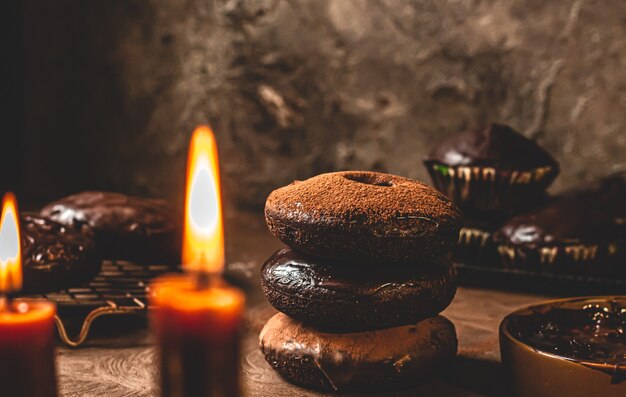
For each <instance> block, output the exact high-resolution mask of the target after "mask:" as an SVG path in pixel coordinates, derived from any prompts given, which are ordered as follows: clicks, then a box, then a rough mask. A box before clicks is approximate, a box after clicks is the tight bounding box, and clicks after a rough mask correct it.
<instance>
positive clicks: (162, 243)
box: [41, 192, 183, 263]
mask: <svg viewBox="0 0 626 397" xmlns="http://www.w3.org/2000/svg"><path fill="white" fill-rule="evenodd" d="M41 214H42V215H43V216H46V217H49V218H50V219H53V220H55V221H57V222H60V223H62V224H64V225H67V226H72V227H76V228H80V227H81V225H84V224H87V225H89V226H90V227H91V228H92V229H93V230H94V232H95V234H96V242H97V244H98V247H99V248H100V250H101V251H102V253H103V255H104V256H105V257H106V258H107V259H126V260H133V261H137V262H154V263H176V262H180V244H181V241H182V238H181V237H180V236H181V234H180V231H181V222H182V219H183V217H182V216H181V215H180V213H179V212H178V211H176V209H175V208H174V207H172V206H171V205H169V204H168V203H167V202H165V201H163V200H157V199H147V198H141V197H133V196H126V195H124V194H120V193H108V192H82V193H78V194H74V195H72V196H68V197H65V198H63V199H61V200H58V201H56V202H53V203H50V204H48V205H47V206H46V207H44V208H43V209H42V210H41Z"/></svg>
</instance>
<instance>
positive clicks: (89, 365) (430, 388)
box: [58, 213, 546, 397]
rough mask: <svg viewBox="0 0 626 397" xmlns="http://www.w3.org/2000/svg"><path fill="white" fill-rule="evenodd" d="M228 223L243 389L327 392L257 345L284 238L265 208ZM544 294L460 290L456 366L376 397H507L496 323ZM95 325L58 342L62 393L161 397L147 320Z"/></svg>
mask: <svg viewBox="0 0 626 397" xmlns="http://www.w3.org/2000/svg"><path fill="white" fill-rule="evenodd" d="M226 226H227V229H226V239H227V242H228V244H227V254H228V257H229V266H228V268H229V273H230V274H232V275H233V276H234V277H235V278H236V279H237V280H240V282H241V283H242V284H244V285H245V286H246V289H247V291H248V302H249V310H248V319H249V327H248V331H247V334H246V337H245V339H244V342H243V357H242V372H243V375H242V387H243V389H244V391H245V395H246V396H255V397H256V396H258V397H281V396H285V397H287V396H288V397H295V396H321V395H324V394H319V393H312V392H308V391H306V390H303V389H300V388H297V387H295V386H292V385H290V384H288V383H286V382H285V381H283V380H282V379H281V378H280V377H279V376H278V375H277V374H276V373H274V371H273V370H272V369H271V368H270V367H269V366H268V365H267V363H266V362H265V361H264V359H263V356H262V355H261V353H260V351H259V349H258V333H259V331H260V329H261V327H262V326H263V324H264V322H265V321H266V320H267V319H268V318H269V317H270V316H271V315H273V314H274V313H275V311H274V310H273V309H272V308H271V307H270V306H269V305H268V304H267V303H266V302H265V300H264V298H263V296H262V294H261V292H260V287H259V268H260V265H261V264H262V263H263V260H264V259H266V258H267V257H268V256H269V255H270V254H271V253H272V252H273V251H274V250H275V249H277V248H279V247H280V246H281V245H280V243H279V242H278V241H276V240H275V239H274V238H273V237H272V236H271V235H270V234H269V232H267V230H266V228H265V225H264V223H263V220H262V216H261V214H255V213H240V214H236V215H232V216H227V219H226ZM545 298H546V297H541V296H537V295H530V294H524V293H519V292H506V291H493V290H483V289H476V288H460V289H459V291H458V292H457V295H456V298H455V299H454V302H453V303H452V304H451V305H450V307H449V308H448V309H446V310H445V311H444V312H443V314H444V315H445V316H447V317H448V318H449V319H450V320H452V321H453V322H454V324H455V326H456V328H457V333H458V337H459V357H458V359H457V360H456V363H455V364H454V366H452V368H450V370H449V371H448V373H447V374H446V375H445V376H444V377H442V378H441V379H438V380H433V381H431V382H429V383H426V384H424V385H422V386H421V387H419V388H417V389H415V390H410V391H406V392H403V393H395V394H384V395H374V396H417V395H419V396H439V397H444V396H451V397H452V396H455V397H456V396H459V397H460V396H507V395H509V393H508V392H507V391H506V386H505V385H504V383H503V380H502V375H501V370H500V364H499V350H498V339H497V328H498V324H499V323H500V321H501V320H502V318H503V317H504V316H505V315H506V314H507V313H509V312H511V311H513V310H515V309H517V308H519V307H521V306H524V305H527V304H529V303H532V302H536V301H539V300H542V299H545ZM128 320H130V319H128ZM95 325H96V329H95V331H96V335H95V336H94V337H93V338H90V340H89V341H88V343H87V344H86V345H85V346H84V347H81V348H78V349H69V348H65V347H60V348H59V352H58V366H59V377H60V391H61V396H65V397H86V396H107V397H122V396H124V397H127V396H128V397H130V396H133V397H139V396H141V397H144V396H145V397H148V396H158V392H157V391H156V390H157V389H156V388H155V381H154V379H155V368H154V358H155V349H154V347H153V346H152V344H151V338H150V334H149V332H148V330H147V327H146V326H145V321H143V320H142V319H135V320H134V321H126V320H116V321H104V322H103V323H102V324H101V325H100V326H98V324H95ZM369 396H372V395H371V394H370V395H369Z"/></svg>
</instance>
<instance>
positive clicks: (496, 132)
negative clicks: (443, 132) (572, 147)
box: [424, 124, 559, 211]
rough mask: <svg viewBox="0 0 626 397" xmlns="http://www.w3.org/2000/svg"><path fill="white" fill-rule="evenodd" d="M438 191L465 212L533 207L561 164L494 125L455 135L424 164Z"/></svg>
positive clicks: (440, 145)
mask: <svg viewBox="0 0 626 397" xmlns="http://www.w3.org/2000/svg"><path fill="white" fill-rule="evenodd" d="M424 164H425V165H426V168H427V169H428V172H429V173H430V176H431V178H432V180H433V183H434V184H435V186H436V187H437V188H438V189H439V190H440V191H442V192H443V193H445V194H446V195H447V196H449V197H450V198H452V200H453V201H454V202H455V203H457V204H458V205H459V206H461V207H462V208H469V209H473V210H481V211H518V210H520V209H528V208H532V206H534V205H536V204H537V203H538V202H540V201H541V200H542V198H543V197H544V196H545V193H544V192H545V189H546V188H547V187H548V186H549V185H550V184H551V183H552V181H553V180H554V178H556V176H557V175H558V173H559V166H558V163H557V162H556V161H555V160H554V158H553V157H552V156H551V155H550V154H549V153H548V152H546V151H545V150H544V149H543V148H541V147H540V146H539V145H537V143H535V142H534V141H532V140H530V139H528V138H526V137H524V136H523V135H522V134H520V133H518V132H516V131H515V130H513V129H512V128H511V127H508V126H505V125H501V124H491V125H489V126H487V127H486V128H483V129H472V130H469V131H465V132H461V133H459V134H456V135H453V136H451V137H449V138H447V139H445V140H444V141H443V142H441V143H440V144H439V145H438V146H437V147H436V148H435V149H434V150H433V151H432V152H431V153H430V155H429V156H428V157H427V159H426V160H425V161H424Z"/></svg>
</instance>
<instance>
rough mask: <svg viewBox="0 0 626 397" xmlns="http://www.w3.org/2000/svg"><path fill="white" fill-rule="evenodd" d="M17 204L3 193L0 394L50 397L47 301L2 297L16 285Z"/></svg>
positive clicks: (51, 366)
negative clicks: (11, 299)
mask: <svg viewBox="0 0 626 397" xmlns="http://www.w3.org/2000/svg"><path fill="white" fill-rule="evenodd" d="M17 214H18V211H17V203H16V200H15V197H14V196H13V195H12V194H7V195H5V197H4V199H3V202H2V219H1V221H0V293H1V294H3V296H2V297H1V298H0V395H2V396H3V397H5V396H6V397H24V396H29V397H54V396H56V395H57V387H56V374H55V343H54V315H55V313H56V308H55V306H54V304H52V303H50V302H48V301H38V300H25V299H24V300H13V301H10V300H9V299H8V298H7V297H6V294H9V293H13V292H16V291H19V290H20V289H21V287H22V273H21V270H22V269H21V267H22V263H21V262H22V261H21V247H20V233H19V218H18V215H17Z"/></svg>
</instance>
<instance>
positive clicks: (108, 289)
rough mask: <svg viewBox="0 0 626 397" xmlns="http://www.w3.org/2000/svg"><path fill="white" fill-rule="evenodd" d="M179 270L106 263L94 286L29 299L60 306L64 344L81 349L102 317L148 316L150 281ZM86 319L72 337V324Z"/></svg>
mask: <svg viewBox="0 0 626 397" xmlns="http://www.w3.org/2000/svg"><path fill="white" fill-rule="evenodd" d="M177 270H179V269H176V268H173V267H172V266H166V265H138V264H134V263H130V262H124V261H105V262H104V263H103V265H102V270H101V271H100V274H99V275H98V276H97V277H96V278H94V279H93V280H92V281H91V282H90V283H88V284H86V285H84V286H82V287H78V288H69V289H65V290H61V291H57V292H54V293H48V294H43V295H29V296H28V298H39V299H41V298H43V299H47V300H49V301H52V302H54V303H56V305H57V315H56V317H55V321H56V326H57V329H58V331H59V336H60V338H61V341H63V343H65V344H66V345H68V346H71V347H78V346H80V345H82V344H83V343H84V342H85V341H86V340H87V337H88V336H89V332H90V330H91V326H92V324H93V322H94V320H96V319H97V318H99V317H102V316H119V315H128V314H144V313H146V312H147V309H148V299H147V294H148V291H147V287H148V283H149V282H150V279H152V278H154V277H156V276H159V275H162V274H164V273H170V272H174V271H177ZM81 317H82V318H83V321H82V325H80V324H79V327H78V329H79V331H78V333H77V335H73V336H70V335H69V332H68V328H69V327H68V323H69V322H70V321H76V318H81Z"/></svg>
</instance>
